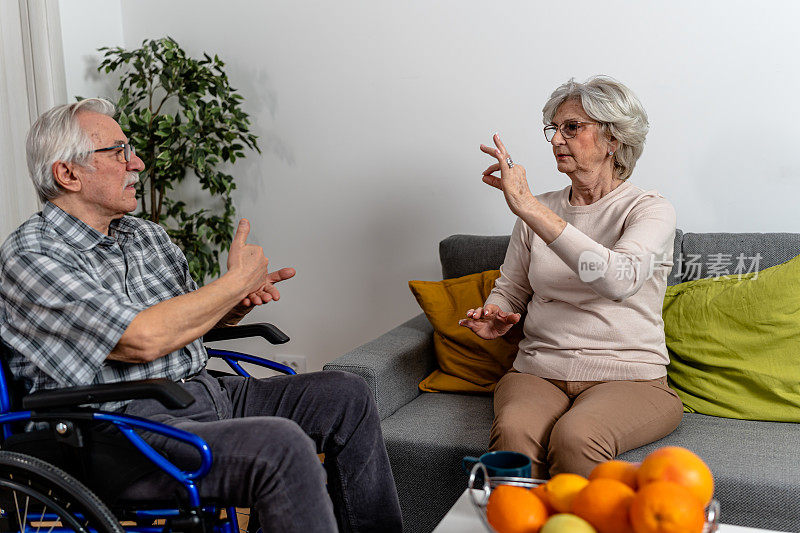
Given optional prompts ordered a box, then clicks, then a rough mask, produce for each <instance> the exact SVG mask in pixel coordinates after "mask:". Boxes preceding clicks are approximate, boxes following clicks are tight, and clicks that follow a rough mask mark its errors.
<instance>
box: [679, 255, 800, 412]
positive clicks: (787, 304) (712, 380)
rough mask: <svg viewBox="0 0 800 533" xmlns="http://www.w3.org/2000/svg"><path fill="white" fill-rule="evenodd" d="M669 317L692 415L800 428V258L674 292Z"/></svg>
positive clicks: (681, 389)
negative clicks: (795, 425) (794, 424)
mask: <svg viewBox="0 0 800 533" xmlns="http://www.w3.org/2000/svg"><path fill="white" fill-rule="evenodd" d="M663 316H664V330H665V333H666V342H667V349H668V350H669V355H670V364H669V366H668V367H667V371H668V373H669V384H670V386H671V387H672V388H673V389H674V390H675V391H676V392H677V393H678V395H679V396H680V397H681V400H683V404H684V407H685V410H686V411H689V412H697V413H703V414H707V415H714V416H723V417H727V418H740V419H746V420H774V421H777V422H800V256H797V257H795V258H794V259H791V260H789V261H787V262H785V263H782V264H780V265H776V266H774V267H770V268H767V269H765V270H762V271H760V272H755V273H753V272H751V273H748V274H744V275H742V276H737V275H733V276H722V277H720V278H707V279H700V280H696V281H689V282H686V283H681V284H679V285H674V286H672V287H668V288H667V292H666V295H665V297H664V313H663Z"/></svg>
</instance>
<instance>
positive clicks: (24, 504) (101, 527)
mask: <svg viewBox="0 0 800 533" xmlns="http://www.w3.org/2000/svg"><path fill="white" fill-rule="evenodd" d="M53 528H58V529H59V530H63V529H66V530H72V531H77V532H80V533H89V532H90V531H102V532H110V533H122V532H123V531H124V530H123V528H122V526H120V524H119V522H118V521H117V519H116V518H114V515H113V514H112V513H111V511H110V510H109V509H108V507H106V505H105V504H104V503H103V502H102V501H100V499H99V498H98V497H97V496H95V495H94V494H93V493H92V492H91V491H90V490H89V489H88V488H86V486H84V485H83V484H82V483H81V482H79V481H78V480H77V479H75V478H73V477H72V476H70V475H69V474H67V473H66V472H64V471H63V470H61V469H59V468H56V467H54V466H53V465H51V464H49V463H46V462H44V461H41V460H39V459H36V458H35V457H31V456H29V455H24V454H21V453H14V452H4V451H0V533H7V532H19V531H52V530H53Z"/></svg>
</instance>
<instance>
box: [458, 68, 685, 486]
mask: <svg viewBox="0 0 800 533" xmlns="http://www.w3.org/2000/svg"><path fill="white" fill-rule="evenodd" d="M543 114H544V123H545V127H544V135H545V138H546V139H547V141H548V142H549V143H550V144H551V145H552V147H553V156H554V157H555V159H556V164H557V166H558V170H559V172H563V173H564V174H566V175H567V176H569V179H570V181H571V183H570V185H569V186H567V187H565V188H564V189H561V190H558V191H552V192H547V193H544V194H539V195H537V196H534V195H533V194H532V193H531V191H530V187H529V184H528V181H527V178H526V175H525V169H524V168H523V167H522V165H519V164H514V162H513V160H512V158H511V156H510V155H509V153H508V151H507V150H506V147H505V146H504V145H503V143H502V142H501V141H500V138H499V136H498V135H496V134H495V136H494V138H493V141H494V144H495V145H496V147H488V146H484V145H481V150H482V151H483V152H485V153H487V154H489V155H490V156H492V157H494V158H496V159H497V163H495V164H493V165H491V166H490V167H489V168H487V169H486V170H485V171H484V173H483V181H484V182H486V183H487V184H489V185H491V186H492V187H495V188H497V189H500V190H501V191H503V194H504V195H505V199H506V202H507V203H508V207H509V208H510V209H511V211H512V212H513V213H514V214H515V215H517V217H518V218H517V222H516V224H515V225H514V230H513V232H512V235H511V242H510V244H509V246H508V251H507V252H506V257H505V260H504V262H503V265H502V267H501V268H500V272H501V275H500V277H499V278H498V279H497V281H496V283H495V287H494V289H493V290H492V292H491V293H490V295H489V297H488V299H487V300H486V302H485V303H484V305H483V307H479V308H477V309H470V310H469V311H468V312H467V318H466V319H462V320H461V321H460V322H459V323H460V324H461V325H463V326H465V327H468V328H470V329H471V330H472V331H473V332H475V333H476V334H477V335H478V336H480V337H482V338H484V339H493V338H496V337H499V336H500V335H503V334H505V333H506V332H507V331H508V330H509V329H510V328H511V327H512V325H513V324H515V323H516V322H518V321H519V320H520V319H521V316H522V313H524V312H527V316H526V317H525V322H524V324H523V331H524V334H525V337H524V339H523V340H522V342H520V344H519V352H518V354H517V357H516V360H515V361H514V366H513V368H512V369H511V371H509V372H508V373H507V374H506V375H505V376H503V377H502V378H501V379H500V381H499V382H498V384H497V387H496V389H495V393H494V423H493V425H492V432H491V443H490V449H492V450H515V451H519V452H523V453H525V454H527V455H529V456H530V458H531V460H532V462H533V476H534V477H538V478H547V477H549V475H555V474H557V473H561V472H574V473H578V474H582V475H588V474H589V473H590V472H591V470H592V468H593V467H594V466H595V465H597V464H598V463H601V462H603V461H606V460H608V459H611V458H613V457H615V456H616V455H618V454H620V453H622V452H624V451H626V450H630V449H632V448H636V447H638V446H642V445H644V444H647V443H649V442H652V441H654V440H657V439H659V438H661V437H663V436H665V435H668V434H669V433H671V432H672V431H673V430H674V429H675V428H676V427H677V425H678V423H679V422H680V420H681V416H682V412H683V408H682V405H681V401H680V399H679V398H678V396H677V394H676V393H675V392H674V391H672V390H671V389H670V388H669V387H668V386H667V378H666V365H667V364H668V363H669V357H668V355H667V348H666V344H665V342H664V322H663V320H662V318H661V307H662V304H663V300H664V292H665V290H666V285H667V275H668V273H669V271H670V269H671V267H672V248H673V240H674V237H675V210H674V209H673V207H672V205H671V204H670V203H669V202H668V201H667V200H666V199H665V198H664V197H663V196H661V195H660V194H659V193H658V192H656V191H655V190H650V191H644V190H642V189H641V188H639V187H637V186H636V185H634V184H632V183H629V182H628V178H629V177H630V176H631V173H632V172H633V168H634V166H635V165H636V160H637V159H638V158H639V156H640V155H641V154H642V149H643V146H644V139H645V135H646V134H647V129H648V122H647V115H646V114H645V111H644V109H643V108H642V105H641V104H640V103H639V100H638V99H637V98H636V96H635V95H634V94H633V93H632V92H631V91H630V89H628V88H627V87H625V86H624V85H623V84H621V83H619V82H618V81H616V80H614V79H611V78H608V77H603V76H597V77H594V78H591V79H589V80H587V81H586V82H585V83H576V82H575V81H574V80H570V81H569V82H567V83H565V84H564V85H562V86H561V87H559V88H558V89H556V90H555V92H553V94H552V95H551V96H550V100H549V101H548V102H547V104H546V105H545V106H544V109H543ZM497 171H499V172H500V177H497V176H496V175H494V174H493V173H495V172H497Z"/></svg>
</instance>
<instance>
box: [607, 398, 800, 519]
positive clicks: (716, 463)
mask: <svg viewBox="0 0 800 533" xmlns="http://www.w3.org/2000/svg"><path fill="white" fill-rule="evenodd" d="M662 446H683V447H684V448H688V449H690V450H692V451H693V452H695V453H696V454H697V455H699V456H700V457H702V458H703V460H704V461H705V462H706V463H707V464H708V466H709V467H710V468H711V471H712V473H713V474H714V483H715V491H714V497H715V498H716V499H717V500H719V502H720V505H721V507H722V511H721V514H720V520H721V521H722V522H723V523H726V524H738V525H742V526H750V527H758V528H763V529H777V530H780V531H800V499H798V498H797V493H798V491H800V468H798V465H800V424H793V423H780V422H754V421H748V420H733V419H730V418H718V417H714V416H706V415H701V414H695V413H684V415H683V420H682V421H681V423H680V425H679V426H678V429H676V430H675V431H674V432H672V433H671V434H669V435H667V436H666V437H664V438H663V439H661V440H658V441H656V442H653V443H651V444H648V445H646V446H642V447H641V448H637V449H635V450H631V451H629V452H626V453H623V454H621V455H620V456H619V458H620V459H622V460H626V461H634V462H639V461H641V460H642V459H644V458H645V457H646V456H647V454H649V453H650V452H652V451H653V450H655V449H657V448H660V447H662Z"/></svg>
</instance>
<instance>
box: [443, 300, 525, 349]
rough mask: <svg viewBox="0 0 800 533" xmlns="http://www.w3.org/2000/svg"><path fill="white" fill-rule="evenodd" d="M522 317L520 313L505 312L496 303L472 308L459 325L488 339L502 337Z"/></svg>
mask: <svg viewBox="0 0 800 533" xmlns="http://www.w3.org/2000/svg"><path fill="white" fill-rule="evenodd" d="M521 317H522V315H520V314H519V313H504V312H503V311H501V310H500V308H499V307H497V306H496V305H494V304H489V305H487V306H486V307H479V308H477V309H470V310H469V311H467V318H462V319H461V320H459V321H458V325H459V326H464V327H465V328H469V329H471V330H472V331H473V333H475V335H477V336H478V337H480V338H482V339H486V340H492V339H496V338H497V337H502V336H503V335H505V334H506V333H508V330H510V329H511V327H512V326H513V325H514V324H516V323H517V322H519V319H520V318H521Z"/></svg>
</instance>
